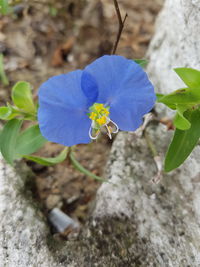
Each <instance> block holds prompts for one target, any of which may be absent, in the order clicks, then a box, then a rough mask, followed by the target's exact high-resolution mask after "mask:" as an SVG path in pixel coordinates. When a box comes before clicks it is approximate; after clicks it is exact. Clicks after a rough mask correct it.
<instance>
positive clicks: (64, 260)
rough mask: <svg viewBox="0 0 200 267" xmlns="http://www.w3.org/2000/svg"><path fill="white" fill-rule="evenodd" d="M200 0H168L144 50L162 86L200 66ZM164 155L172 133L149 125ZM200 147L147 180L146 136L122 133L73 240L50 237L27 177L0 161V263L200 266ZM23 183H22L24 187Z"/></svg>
mask: <svg viewBox="0 0 200 267" xmlns="http://www.w3.org/2000/svg"><path fill="white" fill-rule="evenodd" d="M199 9H200V2H199V1H195V0H193V1H188V0H167V1H166V3H165V7H164V9H163V11H162V13H161V14H160V16H159V19H158V21H157V32H156V34H155V37H154V39H153V40H152V43H151V47H150V50H149V55H150V64H149V66H148V72H149V74H150V78H151V79H152V81H153V82H154V84H155V85H156V87H157V88H158V90H159V91H160V92H164V93H166V92H169V91H170V90H174V89H176V88H178V87H179V86H182V85H181V82H180V80H179V79H178V78H177V77H176V75H175V74H174V73H173V71H172V68H173V67H176V66H192V67H197V68H200V63H199V62H200V61H199V58H200V36H199V35H198V32H199V26H198V25H199V22H200V13H199ZM147 132H148V134H149V136H150V137H151V138H152V141H153V142H154V144H155V146H156V148H157V150H158V152H159V153H160V155H161V157H163V154H164V153H165V151H166V147H167V145H168V143H169V139H170V137H171V134H169V132H167V131H166V129H165V127H164V126H162V125H161V126H158V125H156V124H153V123H151V125H150V126H149V127H148V128H147ZM199 154H200V148H199V147H197V148H196V149H195V150H194V152H193V153H192V155H191V157H190V158H189V159H188V160H187V161H186V162H185V163H184V165H183V166H182V167H181V168H179V169H178V170H176V171H174V172H172V173H170V174H167V175H164V177H163V179H162V180H161V182H160V184H159V185H156V184H153V183H151V179H152V178H153V177H154V176H155V175H156V172H157V169H156V165H155V162H154V160H153V158H152V156H151V152H150V150H149V148H148V146H147V144H146V140H145V138H144V137H142V138H139V137H137V136H136V135H135V134H133V133H129V134H126V133H120V134H119V135H118V136H117V138H116V141H115V142H114V146H113V148H112V151H111V155H110V160H109V162H108V166H107V176H108V177H109V178H110V183H105V184H103V185H102V186H101V187H100V189H99V191H98V194H97V198H96V203H95V207H94V209H93V212H92V213H91V216H90V218H89V220H88V223H87V225H85V226H84V227H83V230H82V232H81V233H80V235H79V236H78V238H76V239H74V240H69V241H66V242H63V243H61V244H60V243H59V242H56V241H55V240H51V238H50V237H49V231H48V230H47V227H46V223H45V221H44V219H43V217H42V215H41V214H40V212H39V209H38V208H37V207H35V206H34V202H33V201H32V200H31V197H30V195H29V193H28V189H27V182H28V181H29V178H28V177H27V175H23V173H22V171H20V176H19V175H18V174H17V172H16V171H14V170H13V169H12V168H11V167H9V166H7V165H6V164H5V163H4V162H3V161H2V160H1V161H0V200H1V201H0V217H1V222H0V240H1V244H2V245H1V246H0V266H2V267H4V266H6V267H7V266H8V267H15V266H20V267H27V266H48V267H51V266H69V267H71V266H85V267H86V266H87V267H88V266H91V267H93V266H101V267H102V266H106V267H107V266H172V267H179V266H181V267H184V266H192V267H197V266H200V231H199V226H200V194H199V190H200V159H199ZM25 184H26V186H25Z"/></svg>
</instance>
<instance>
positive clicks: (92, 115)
mask: <svg viewBox="0 0 200 267" xmlns="http://www.w3.org/2000/svg"><path fill="white" fill-rule="evenodd" d="M96 117H97V114H96V113H94V112H92V113H91V114H90V117H89V118H90V119H91V120H95V118H96Z"/></svg>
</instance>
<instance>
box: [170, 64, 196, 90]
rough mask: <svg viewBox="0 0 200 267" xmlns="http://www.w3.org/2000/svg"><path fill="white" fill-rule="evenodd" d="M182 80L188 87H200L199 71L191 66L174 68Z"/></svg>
mask: <svg viewBox="0 0 200 267" xmlns="http://www.w3.org/2000/svg"><path fill="white" fill-rule="evenodd" d="M174 70H175V72H176V73H177V74H178V76H179V77H180V78H181V79H182V81H183V82H184V83H185V84H186V85H187V86H188V87H190V88H200V71H199V70H195V69H191V68H176V69H174Z"/></svg>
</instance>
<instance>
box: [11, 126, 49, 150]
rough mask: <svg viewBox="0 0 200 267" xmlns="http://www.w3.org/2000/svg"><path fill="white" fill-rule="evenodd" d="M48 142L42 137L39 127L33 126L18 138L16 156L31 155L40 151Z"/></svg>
mask: <svg viewBox="0 0 200 267" xmlns="http://www.w3.org/2000/svg"><path fill="white" fill-rule="evenodd" d="M46 142H47V140H46V139H45V138H44V137H43V136H42V135H41V133H40V129H39V126H38V125H33V126H31V127H29V128H27V129H26V130H24V131H23V132H21V133H20V135H19V136H18V137H17V141H16V149H15V150H16V154H18V155H29V154H32V153H34V152H36V151H37V150H39V149H40V148H41V147H42V146H43V145H44V144H45V143H46Z"/></svg>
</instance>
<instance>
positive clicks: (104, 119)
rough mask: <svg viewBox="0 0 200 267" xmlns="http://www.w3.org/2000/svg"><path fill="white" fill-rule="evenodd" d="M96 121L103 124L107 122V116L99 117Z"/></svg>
mask: <svg viewBox="0 0 200 267" xmlns="http://www.w3.org/2000/svg"><path fill="white" fill-rule="evenodd" d="M96 122H98V124H99V125H103V124H105V123H106V116H102V117H101V118H99V119H96Z"/></svg>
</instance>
